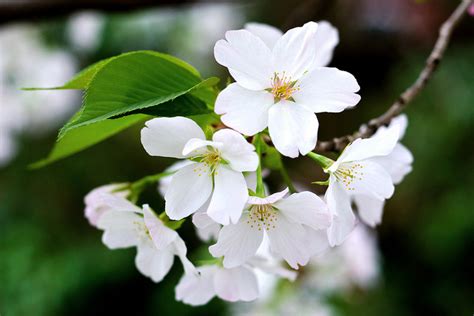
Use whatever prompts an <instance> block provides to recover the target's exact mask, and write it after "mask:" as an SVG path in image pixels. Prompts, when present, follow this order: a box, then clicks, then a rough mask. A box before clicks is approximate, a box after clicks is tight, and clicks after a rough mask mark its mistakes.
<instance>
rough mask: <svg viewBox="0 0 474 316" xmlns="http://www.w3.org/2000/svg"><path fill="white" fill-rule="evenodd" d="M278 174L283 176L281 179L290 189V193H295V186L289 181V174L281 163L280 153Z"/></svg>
mask: <svg viewBox="0 0 474 316" xmlns="http://www.w3.org/2000/svg"><path fill="white" fill-rule="evenodd" d="M280 162H281V163H280V174H281V177H282V178H283V181H284V182H285V184H286V186H287V187H288V189H289V190H290V192H291V193H296V188H295V186H294V185H293V181H291V178H290V175H289V174H288V171H287V170H286V167H285V165H284V164H283V160H282V157H281V155H280Z"/></svg>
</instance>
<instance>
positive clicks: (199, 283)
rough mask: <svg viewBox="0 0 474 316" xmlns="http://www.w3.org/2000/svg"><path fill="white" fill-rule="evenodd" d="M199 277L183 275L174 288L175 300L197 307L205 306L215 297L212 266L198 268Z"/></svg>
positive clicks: (214, 271) (213, 269) (213, 268)
mask: <svg viewBox="0 0 474 316" xmlns="http://www.w3.org/2000/svg"><path fill="white" fill-rule="evenodd" d="M198 270H199V273H200V274H199V275H194V274H184V275H183V277H182V278H181V280H179V283H178V285H177V286H176V300H177V301H182V302H183V303H186V304H189V305H192V306H198V305H204V304H207V303H208V302H209V301H210V300H211V299H212V298H213V297H214V295H216V293H215V290H214V275H215V273H216V270H217V268H215V267H214V266H203V267H199V268H198Z"/></svg>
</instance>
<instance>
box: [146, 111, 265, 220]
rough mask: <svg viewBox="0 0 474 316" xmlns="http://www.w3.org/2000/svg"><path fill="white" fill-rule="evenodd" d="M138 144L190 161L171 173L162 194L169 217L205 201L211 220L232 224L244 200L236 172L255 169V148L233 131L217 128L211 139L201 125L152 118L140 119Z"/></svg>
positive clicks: (153, 152) (189, 211) (245, 192)
mask: <svg viewBox="0 0 474 316" xmlns="http://www.w3.org/2000/svg"><path fill="white" fill-rule="evenodd" d="M141 139H142V144H143V147H144V148H145V150H146V151H147V153H148V154H150V155H151V156H161V157H172V158H179V159H189V160H190V161H191V162H192V163H191V164H189V165H188V166H185V167H183V168H181V169H179V170H178V171H177V172H176V173H175V174H174V175H173V177H172V180H171V183H170V185H169V188H168V190H167V191H166V194H165V202H166V206H165V210H166V213H167V215H168V216H169V217H170V218H171V219H182V218H184V217H186V216H188V215H190V214H192V213H194V212H196V211H197V210H198V209H199V208H200V207H202V206H203V205H204V204H205V203H206V202H207V201H208V200H209V199H210V200H209V207H208V208H207V210H206V212H207V214H208V215H209V216H210V217H211V218H212V219H213V220H214V221H216V222H218V223H220V224H223V225H227V224H229V223H230V222H233V223H236V222H237V221H238V220H239V218H240V215H241V214H242V210H243V208H244V206H245V203H246V201H247V198H248V190H247V184H246V182H245V178H244V175H243V174H242V172H245V171H255V170H256V169H257V166H258V156H257V154H256V153H255V147H254V146H253V145H251V144H249V143H248V142H247V141H246V140H245V138H244V137H243V136H242V135H240V134H239V133H237V132H235V131H233V130H230V129H221V130H219V131H217V132H216V133H214V136H213V138H212V141H208V140H206V137H205V135H204V132H203V131H202V129H201V128H200V127H199V126H198V125H197V124H196V123H195V122H194V121H193V120H191V119H188V118H184V117H173V118H156V119H153V120H150V121H148V122H146V127H145V128H143V129H142V132H141Z"/></svg>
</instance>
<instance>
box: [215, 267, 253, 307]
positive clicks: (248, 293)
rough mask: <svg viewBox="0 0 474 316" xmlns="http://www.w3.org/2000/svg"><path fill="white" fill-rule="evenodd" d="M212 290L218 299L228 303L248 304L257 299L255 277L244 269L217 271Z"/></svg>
mask: <svg viewBox="0 0 474 316" xmlns="http://www.w3.org/2000/svg"><path fill="white" fill-rule="evenodd" d="M214 288H215V290H216V293H217V296H218V297H219V298H221V299H223V300H226V301H230V302H236V301H245V302H248V301H253V300H254V299H256V298H257V297H258V282H257V277H256V276H255V273H253V271H251V270H250V269H248V268H246V267H237V268H233V269H219V270H218V271H217V272H216V275H215V277H214Z"/></svg>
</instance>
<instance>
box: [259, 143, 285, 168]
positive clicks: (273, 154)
mask: <svg viewBox="0 0 474 316" xmlns="http://www.w3.org/2000/svg"><path fill="white" fill-rule="evenodd" d="M263 165H264V167H265V168H268V169H270V170H281V169H282V162H281V156H280V153H279V152H278V151H277V150H276V149H275V148H274V147H270V146H266V148H265V155H264V156H263Z"/></svg>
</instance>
